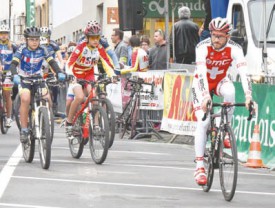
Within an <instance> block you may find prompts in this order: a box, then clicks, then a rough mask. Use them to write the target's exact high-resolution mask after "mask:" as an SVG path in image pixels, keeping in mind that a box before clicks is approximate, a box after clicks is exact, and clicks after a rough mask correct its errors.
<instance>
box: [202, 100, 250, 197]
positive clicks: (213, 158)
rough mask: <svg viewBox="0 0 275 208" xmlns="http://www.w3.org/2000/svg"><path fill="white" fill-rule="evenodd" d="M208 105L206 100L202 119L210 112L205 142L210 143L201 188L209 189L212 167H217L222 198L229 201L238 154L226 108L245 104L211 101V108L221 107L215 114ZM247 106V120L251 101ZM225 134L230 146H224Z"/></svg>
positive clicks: (232, 194)
mask: <svg viewBox="0 0 275 208" xmlns="http://www.w3.org/2000/svg"><path fill="white" fill-rule="evenodd" d="M210 106H211V103H210V102H208V104H207V107H208V110H207V112H206V113H205V115H204V117H203V120H205V119H206V117H207V116H208V114H209V113H210V125H209V128H208V130H207V142H208V143H210V146H209V147H208V148H206V151H205V158H204V163H205V168H206V176H207V184H206V185H205V186H203V190H204V191H205V192H208V191H209V190H210V189H211V186H212V183H213V178H214V169H219V176H220V185H221V189H222V193H223V196H224V199H225V200H226V201H231V200H232V198H233V197H234V194H235V190H236V186H237V178H238V155H237V145H236V138H235V135H234V132H233V130H232V128H231V126H230V121H229V120H228V110H229V109H230V108H232V107H235V106H236V107H240V106H245V103H213V104H212V107H213V108H215V107H221V111H220V113H217V114H215V113H214V111H213V108H211V107H210ZM249 106H250V107H249V117H248V119H247V120H251V118H252V114H253V112H254V106H253V102H251V103H250V105H249ZM210 108H211V109H210ZM217 117H219V118H220V122H219V124H218V122H216V118H217ZM225 136H226V137H227V138H229V140H230V146H231V147H230V148H225V147H224V143H223V141H224V139H225Z"/></svg>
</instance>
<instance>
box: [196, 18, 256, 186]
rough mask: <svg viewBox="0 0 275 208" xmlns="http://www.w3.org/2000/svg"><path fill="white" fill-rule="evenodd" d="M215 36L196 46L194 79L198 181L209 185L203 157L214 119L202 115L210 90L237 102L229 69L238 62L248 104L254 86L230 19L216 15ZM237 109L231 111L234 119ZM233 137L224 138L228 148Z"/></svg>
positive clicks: (209, 98) (214, 20)
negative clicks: (232, 35) (231, 34)
mask: <svg viewBox="0 0 275 208" xmlns="http://www.w3.org/2000/svg"><path fill="white" fill-rule="evenodd" d="M209 30H210V32H211V37H210V38H208V39H206V40H204V41H202V42H200V43H199V44H198V45H197V48H196V65H197V68H196V71H195V76H194V81H193V87H192V92H193V93H192V94H193V105H194V110H195V114H196V117H197V120H198V122H197V129H196V132H195V153H196V162H197V163H196V171H195V174H194V176H195V181H196V183H197V184H198V185H205V184H206V183H207V178H206V174H205V169H204V164H203V156H204V149H205V145H206V139H207V138H206V131H207V127H208V125H209V122H210V117H209V116H208V117H207V119H206V120H205V121H202V117H203V115H204V113H205V112H206V110H207V102H208V101H209V100H210V101H211V96H210V92H211V91H213V90H214V93H215V94H216V95H218V96H221V97H223V99H224V102H230V103H234V102H235V88H234V85H233V83H232V81H231V80H230V79H229V78H228V69H229V67H230V66H231V64H234V67H235V69H236V70H237V71H238V73H239V74H240V76H241V80H242V87H243V89H244V93H245V99H246V101H245V103H246V107H247V108H248V107H249V103H250V101H251V100H252V89H251V85H250V80H249V78H248V77H247V62H246V60H245V58H244V55H243V51H242V48H241V47H240V46H239V45H238V44H236V43H235V42H233V41H232V40H230V31H231V25H230V24H229V23H228V21H227V19H225V18H224V19H223V18H220V17H218V18H215V19H213V20H212V21H211V22H210V24H209ZM233 111H234V109H233V108H231V109H230V110H229V112H228V113H229V120H231V118H232V115H233ZM230 145H231V144H230V140H229V138H227V139H225V140H224V146H225V148H229V147H230Z"/></svg>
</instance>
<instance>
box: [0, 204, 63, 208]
mask: <svg viewBox="0 0 275 208" xmlns="http://www.w3.org/2000/svg"><path fill="white" fill-rule="evenodd" d="M1 206H3V207H27V208H61V207H45V206H37V205H29V204H28V205H26V204H8V203H0V207H1Z"/></svg>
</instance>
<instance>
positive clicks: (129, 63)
mask: <svg viewBox="0 0 275 208" xmlns="http://www.w3.org/2000/svg"><path fill="white" fill-rule="evenodd" d="M124 43H125V44H126V45H127V52H128V57H127V65H131V64H132V53H133V49H132V47H131V45H130V38H129V37H128V36H126V37H124Z"/></svg>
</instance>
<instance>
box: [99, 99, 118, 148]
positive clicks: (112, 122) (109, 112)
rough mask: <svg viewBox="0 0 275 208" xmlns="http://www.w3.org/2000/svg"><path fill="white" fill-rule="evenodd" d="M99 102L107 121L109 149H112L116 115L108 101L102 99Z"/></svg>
mask: <svg viewBox="0 0 275 208" xmlns="http://www.w3.org/2000/svg"><path fill="white" fill-rule="evenodd" d="M100 102H101V103H102V107H103V108H104V109H105V111H106V114H107V117H108V121H109V130H110V131H109V140H110V142H109V148H110V147H112V145H113V143H114V139H115V131H116V115H115V111H114V108H113V105H112V103H111V102H110V100H109V99H107V98H104V99H100Z"/></svg>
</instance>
